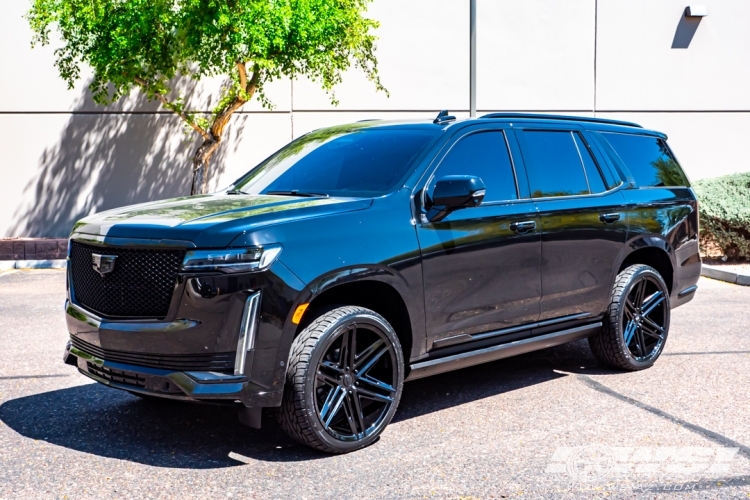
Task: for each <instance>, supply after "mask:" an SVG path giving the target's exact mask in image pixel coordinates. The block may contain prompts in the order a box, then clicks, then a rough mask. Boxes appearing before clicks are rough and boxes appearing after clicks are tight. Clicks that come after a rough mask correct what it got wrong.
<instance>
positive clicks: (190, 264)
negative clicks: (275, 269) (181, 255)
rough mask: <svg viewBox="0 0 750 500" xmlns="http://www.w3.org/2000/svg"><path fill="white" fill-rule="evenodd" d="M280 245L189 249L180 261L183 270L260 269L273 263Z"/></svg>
mask: <svg viewBox="0 0 750 500" xmlns="http://www.w3.org/2000/svg"><path fill="white" fill-rule="evenodd" d="M280 253H281V245H277V244H276V245H264V246H259V247H250V248H227V249H225V250H189V251H188V253H187V254H186V255H185V260H184V261H183V262H182V270H183V271H221V272H224V273H239V272H247V271H260V270H262V269H265V268H267V267H268V266H270V265H271V264H273V263H274V261H275V260H276V258H277V257H278V256H279V254H280Z"/></svg>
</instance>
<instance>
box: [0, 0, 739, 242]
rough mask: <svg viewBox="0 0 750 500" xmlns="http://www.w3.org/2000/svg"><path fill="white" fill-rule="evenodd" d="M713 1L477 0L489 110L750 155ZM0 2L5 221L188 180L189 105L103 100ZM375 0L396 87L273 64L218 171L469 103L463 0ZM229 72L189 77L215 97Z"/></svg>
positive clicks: (65, 225)
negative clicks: (298, 142) (261, 98)
mask: <svg viewBox="0 0 750 500" xmlns="http://www.w3.org/2000/svg"><path fill="white" fill-rule="evenodd" d="M702 1H703V5H706V7H707V8H708V13H709V16H708V17H706V18H704V19H702V20H701V21H700V22H699V23H698V22H696V21H693V20H688V19H686V18H684V17H683V11H684V8H685V6H686V5H687V3H686V2H684V1H677V0H659V1H658V2H654V1H653V0H564V1H563V0H478V2H477V3H478V24H477V29H478V41H477V43H478V52H477V63H478V71H477V74H478V83H477V91H478V94H477V105H478V108H479V112H480V113H485V112H492V111H535V112H557V113H567V114H574V115H586V116H601V117H607V118H618V119H624V120H631V121H635V122H638V123H641V124H642V125H644V126H645V127H649V128H655V129H658V130H661V131H664V132H666V133H667V134H668V135H669V137H670V144H671V145H672V146H673V148H674V149H675V151H676V153H677V154H678V156H679V159H680V161H681V162H682V164H683V166H684V168H685V170H686V171H687V173H688V175H689V176H690V177H691V178H692V179H693V180H695V179H700V178H703V177H711V176H717V175H723V174H726V173H731V172H736V171H748V170H750V164H748V162H747V161H746V160H745V158H744V155H743V139H744V135H745V133H747V132H748V131H750V93H748V92H747V91H743V90H744V89H747V88H750V64H747V61H748V60H750V30H747V29H746V28H745V26H746V24H747V21H748V19H750V2H746V1H743V0H723V1H719V0H702ZM0 4H1V5H2V8H3V9H2V12H3V15H2V16H0V150H2V151H3V153H4V155H3V162H2V163H1V164H0V178H2V180H3V181H2V182H0V236H9V237H14V236H28V237H32V236H36V237H39V236H65V235H66V234H67V233H68V231H69V230H70V227H71V226H72V224H73V222H74V221H75V220H76V219H78V218H80V217H82V216H84V215H87V214H89V213H93V212H96V211H101V210H105V209H108V208H113V207H117V206H122V205H126V204H132V203H138V202H142V201H148V200H154V199H159V198H166V197H174V196H182V195H185V194H187V193H188V192H189V183H190V157H191V155H192V152H193V151H194V149H195V147H196V145H197V142H196V140H195V137H193V136H191V135H189V134H188V135H186V134H184V133H183V131H182V125H181V123H180V121H179V119H177V118H176V117H174V116H172V115H170V114H169V113H165V112H163V111H160V110H159V107H158V105H157V104H156V103H153V102H151V103H149V102H146V101H145V100H144V99H143V98H141V97H139V96H138V95H137V93H134V94H133V95H132V96H131V97H129V98H128V99H125V100H123V101H121V102H119V103H117V104H115V105H112V106H110V107H107V108H103V107H100V106H98V105H96V104H95V103H93V102H92V100H91V98H90V95H89V93H88V91H87V82H88V80H89V79H90V76H91V75H90V74H84V75H83V78H82V80H81V81H80V82H79V84H78V85H77V86H76V87H75V88H73V89H67V88H66V84H65V83H64V82H63V81H62V80H61V79H60V78H59V76H58V75H57V72H56V69H55V68H54V66H53V61H54V55H53V51H54V43H53V45H52V46H51V47H38V48H35V49H33V50H32V49H31V48H30V43H29V42H30V40H31V33H30V30H29V28H28V26H27V23H26V21H25V20H24V19H23V18H22V16H23V14H24V12H25V10H26V9H27V8H28V3H27V2H21V1H15V0H0ZM370 16H371V17H373V18H376V19H378V20H379V21H380V22H381V28H380V29H379V30H378V33H377V34H378V36H379V37H380V41H379V43H378V51H377V55H378V59H379V61H380V73H381V77H382V80H383V83H384V84H385V85H386V87H387V88H388V90H389V91H390V98H389V97H386V95H385V94H383V93H378V92H375V91H374V87H373V86H372V84H371V83H370V82H368V81H367V80H366V79H365V78H364V77H363V75H361V74H360V73H358V72H356V71H352V72H350V73H349V74H347V75H346V76H345V79H344V83H343V84H342V85H341V86H340V87H339V88H337V89H336V97H337V98H338V100H339V101H340V104H339V106H338V107H334V106H332V105H331V104H330V97H329V96H327V95H326V94H325V93H324V92H322V91H321V90H320V89H319V88H318V87H317V86H316V85H315V84H314V83H312V82H309V81H305V80H298V81H294V82H290V81H289V80H282V81H278V82H274V83H273V84H271V85H270V87H269V95H270V97H271V99H272V101H273V102H274V104H275V105H276V107H275V109H274V110H273V111H268V110H263V109H262V108H261V106H260V105H259V104H258V103H257V102H254V103H251V104H248V105H247V107H246V109H245V110H244V111H243V112H242V113H240V114H238V115H237V116H236V117H235V119H234V120H233V122H232V124H231V126H230V129H229V138H228V140H227V142H226V143H225V144H224V145H223V147H222V149H221V150H220V152H219V153H218V154H217V156H216V157H215V161H214V165H213V167H212V168H213V171H212V179H211V184H212V186H213V187H214V188H218V187H221V186H223V185H227V184H229V183H230V182H231V181H232V180H234V179H235V178H237V177H239V176H240V175H241V174H242V173H243V172H244V171H246V170H247V169H249V168H250V167H252V166H253V165H255V164H256V163H257V162H258V161H260V160H262V159H263V158H264V157H266V156H268V155H269V154H270V153H272V152H273V151H275V150H276V149H278V148H279V147H281V146H283V145H284V144H285V143H286V142H288V141H289V140H291V139H292V138H294V137H298V136H300V135H302V134H304V133H306V132H308V131H310V130H313V129H315V128H318V127H322V126H327V125H335V124H339V123H346V122H351V121H355V120H360V119H364V118H431V117H433V116H434V115H435V113H436V112H437V111H438V110H440V109H446V108H448V109H450V110H451V111H453V112H454V114H457V115H458V116H459V117H461V116H467V115H468V103H469V78H468V75H469V48H468V38H469V0H375V1H374V3H373V4H372V6H371V8H370ZM218 84H219V81H218V80H215V81H209V82H204V83H201V84H198V85H189V86H186V87H183V88H181V89H180V91H181V92H182V93H184V94H185V96H186V99H187V100H188V102H190V103H191V104H192V105H193V106H195V107H196V108H197V109H205V110H208V109H210V107H211V103H212V100H211V99H212V96H211V92H212V91H213V89H215V88H216V87H217V86H218Z"/></svg>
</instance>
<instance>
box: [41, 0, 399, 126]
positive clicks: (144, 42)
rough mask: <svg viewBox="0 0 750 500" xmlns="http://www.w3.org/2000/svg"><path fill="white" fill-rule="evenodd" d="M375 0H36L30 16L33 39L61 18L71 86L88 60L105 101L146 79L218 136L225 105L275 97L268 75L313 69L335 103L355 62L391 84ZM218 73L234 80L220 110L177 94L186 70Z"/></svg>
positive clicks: (157, 95)
mask: <svg viewBox="0 0 750 500" xmlns="http://www.w3.org/2000/svg"><path fill="white" fill-rule="evenodd" d="M370 1H371V0H33V6H32V8H31V10H30V11H29V13H28V14H27V19H28V21H29V23H30V25H31V28H32V30H33V32H34V39H33V42H32V43H33V44H42V45H44V44H47V43H49V35H50V30H51V29H52V28H53V27H55V28H56V29H57V31H58V32H59V34H60V37H61V39H62V42H63V45H62V47H60V48H59V49H57V50H56V52H55V54H56V57H57V59H56V66H57V68H58V70H59V73H60V76H61V77H62V78H63V79H64V80H65V81H66V82H67V83H68V85H69V86H70V87H72V86H73V85H74V84H75V82H76V80H78V79H79V78H80V73H81V67H82V65H84V64H85V65H88V66H90V67H91V68H92V69H93V71H94V79H93V81H92V83H91V87H90V88H91V90H92V92H93V97H94V100H95V101H96V102H97V103H99V104H102V105H105V104H109V103H111V102H114V101H116V100H118V99H120V98H121V97H123V96H125V95H128V94H129V93H130V91H131V90H132V89H133V87H136V86H137V87H140V88H141V89H142V90H143V91H144V92H145V93H146V95H147V97H148V98H149V99H159V100H160V101H161V102H162V104H163V105H164V106H165V107H166V108H168V109H170V110H172V111H174V112H175V113H177V114H178V115H180V117H181V118H183V119H184V120H185V121H186V122H187V123H188V124H189V125H190V126H191V127H192V128H193V129H195V130H196V131H198V132H199V133H201V134H202V135H204V137H206V138H208V137H207V133H208V132H209V130H208V128H209V126H210V125H214V126H215V124H216V121H217V119H218V118H219V117H220V116H221V115H222V113H227V111H228V114H231V113H232V112H233V111H235V110H236V109H237V108H238V107H239V106H241V105H242V104H244V102H245V101H247V100H248V99H249V98H250V97H252V96H253V95H254V94H256V93H257V95H258V97H259V99H260V100H261V102H262V103H263V104H264V105H265V106H266V107H271V103H270V102H269V101H268V99H267V98H266V95H265V93H264V84H266V83H267V82H269V81H272V80H274V79H278V78H280V77H281V76H289V77H295V76H306V77H309V78H310V79H312V80H313V81H316V82H318V83H319V84H320V85H321V87H322V88H323V89H324V90H326V91H327V92H328V93H329V94H330V96H331V100H332V101H333V102H334V103H335V102H336V101H335V95H334V93H333V87H334V86H335V85H336V84H338V83H340V82H341V75H342V72H343V71H345V70H347V69H348V68H350V67H351V66H352V64H353V65H354V66H356V67H358V68H360V69H361V70H363V71H364V72H365V74H366V75H367V77H368V78H369V79H370V80H371V81H372V82H374V84H375V86H376V88H377V89H378V90H383V91H385V89H384V88H383V86H382V85H381V83H380V79H379V77H378V71H377V61H376V59H375V56H374V48H375V37H374V36H373V35H371V34H370V32H371V30H372V29H374V28H376V27H377V26H378V23H377V22H376V21H373V20H371V19H367V18H365V17H364V13H365V10H366V7H367V4H368V3H369V2H370ZM246 68H247V70H246ZM217 75H224V76H226V77H227V84H226V85H224V87H223V88H222V90H221V95H220V98H219V102H218V104H217V105H216V107H215V109H214V111H213V116H212V117H211V118H210V119H205V118H203V119H200V118H199V117H196V115H195V114H193V113H191V112H190V110H188V109H186V108H185V103H184V102H183V101H182V99H181V98H179V97H178V98H171V99H169V98H168V97H167V96H169V94H170V92H171V90H172V85H173V83H174V82H175V79H176V78H180V77H186V78H191V79H195V80H199V79H201V78H203V77H210V76H217ZM226 117H228V115H227V116H226ZM224 125H225V122H224V123H223V124H222V125H221V126H220V127H218V128H216V127H215V128H214V129H212V130H210V132H211V133H212V134H213V135H217V132H218V136H219V137H214V139H217V140H220V135H221V131H222V130H223V126H224Z"/></svg>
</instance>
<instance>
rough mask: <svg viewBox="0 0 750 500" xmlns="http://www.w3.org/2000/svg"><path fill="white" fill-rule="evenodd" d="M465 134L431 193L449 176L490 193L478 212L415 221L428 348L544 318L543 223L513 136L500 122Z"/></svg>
mask: <svg viewBox="0 0 750 500" xmlns="http://www.w3.org/2000/svg"><path fill="white" fill-rule="evenodd" d="M464 130H465V129H464ZM461 134H462V135H461V137H460V138H458V140H457V141H455V142H454V143H453V145H452V146H451V147H450V149H449V150H448V151H447V153H441V154H443V157H442V158H441V159H440V160H439V165H438V167H437V170H436V171H434V172H433V173H432V175H431V177H430V180H429V181H428V183H427V186H426V188H425V189H426V191H427V194H428V195H431V192H432V190H433V189H434V186H435V183H436V182H437V180H438V179H440V178H442V177H444V176H446V175H475V176H478V177H480V178H481V179H482V180H483V181H484V183H485V186H486V195H485V198H484V201H483V202H482V204H481V205H480V206H478V207H473V208H464V209H460V210H456V211H454V212H452V213H450V214H448V215H447V216H446V217H445V218H444V219H443V220H441V221H440V222H430V221H428V220H427V219H426V218H425V214H421V215H422V219H421V222H420V223H418V224H417V234H418V237H419V244H420V247H421V250H422V269H423V276H424V290H425V292H424V293H425V310H426V322H427V346H428V349H429V348H434V347H437V346H440V345H449V344H450V343H458V342H463V341H466V340H469V339H467V336H469V335H472V334H477V333H482V332H488V331H493V330H499V329H504V328H508V327H513V326H517V325H521V324H524V323H531V322H534V321H536V320H537V319H538V318H539V298H540V295H541V278H540V271H539V264H540V260H541V240H540V235H539V232H538V230H537V228H538V225H539V220H538V217H537V214H536V207H535V206H534V203H533V201H531V200H529V199H528V185H527V184H526V182H525V176H524V174H523V173H521V175H520V179H522V180H521V182H518V181H517V180H516V179H517V177H518V176H517V175H516V174H517V172H516V171H515V169H514V165H513V160H512V156H511V151H514V152H515V155H516V156H517V155H518V154H519V152H518V146H517V144H516V143H515V138H514V136H513V135H512V132H511V133H510V134H509V133H508V131H507V130H504V129H503V128H502V126H501V125H497V126H496V127H495V126H493V125H487V126H484V127H480V128H475V129H472V130H470V131H468V132H466V133H464V132H463V131H462V132H461ZM446 339H448V340H446ZM436 341H437V344H435V343H434V342H436Z"/></svg>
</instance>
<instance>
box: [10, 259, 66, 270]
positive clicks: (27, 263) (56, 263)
mask: <svg viewBox="0 0 750 500" xmlns="http://www.w3.org/2000/svg"><path fill="white" fill-rule="evenodd" d="M66 267H68V265H67V259H52V260H0V271H8V270H10V269H65V268H66Z"/></svg>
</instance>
